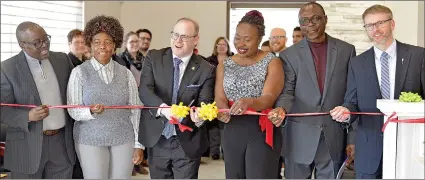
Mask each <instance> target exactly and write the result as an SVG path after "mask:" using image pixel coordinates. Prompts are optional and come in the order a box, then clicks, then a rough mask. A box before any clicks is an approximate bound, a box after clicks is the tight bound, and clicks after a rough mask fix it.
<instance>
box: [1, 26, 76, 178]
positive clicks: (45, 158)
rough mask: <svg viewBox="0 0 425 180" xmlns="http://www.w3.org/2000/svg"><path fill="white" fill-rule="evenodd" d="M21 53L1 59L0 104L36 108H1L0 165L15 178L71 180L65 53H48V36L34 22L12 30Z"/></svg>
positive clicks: (72, 158)
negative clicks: (1, 156)
mask: <svg viewBox="0 0 425 180" xmlns="http://www.w3.org/2000/svg"><path fill="white" fill-rule="evenodd" d="M16 38H17V41H18V43H19V46H20V47H21V49H22V51H21V52H20V53H19V54H18V55H16V56H13V57H12V58H10V59H7V60H5V61H3V62H1V102H2V103H10V104H24V105H25V104H33V105H36V106H37V107H34V108H26V107H7V106H2V107H1V112H2V113H1V119H0V120H1V123H4V124H5V125H7V126H8V128H7V129H6V151H5V165H4V167H5V168H6V169H8V170H10V171H11V172H12V173H11V175H12V178H14V179H42V178H43V179H71V178H72V171H73V165H74V164H75V150H74V141H73V136H72V129H73V121H72V120H71V118H70V117H69V115H68V113H67V111H66V110H65V109H60V108H54V109H49V108H48V107H47V105H53V106H54V105H64V104H66V86H67V84H68V79H69V75H70V73H71V70H72V68H73V65H72V63H71V61H70V60H69V58H68V56H67V55H66V54H64V53H58V52H51V51H49V48H50V35H48V34H46V31H45V30H44V29H43V28H42V27H41V26H40V25H38V24H35V23H33V22H28V21H27V22H23V23H21V24H19V25H18V27H17V28H16Z"/></svg>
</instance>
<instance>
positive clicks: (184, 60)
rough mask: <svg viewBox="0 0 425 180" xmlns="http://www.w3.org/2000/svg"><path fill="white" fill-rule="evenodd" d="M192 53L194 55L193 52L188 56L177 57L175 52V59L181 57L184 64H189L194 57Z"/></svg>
mask: <svg viewBox="0 0 425 180" xmlns="http://www.w3.org/2000/svg"><path fill="white" fill-rule="evenodd" d="M192 55H193V52H192V53H190V54H189V55H188V56H185V57H182V58H180V57H177V56H176V55H174V53H173V59H174V58H180V59H181V60H182V61H183V63H184V65H186V66H187V64H189V60H190V58H191V57H192Z"/></svg>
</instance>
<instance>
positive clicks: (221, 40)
mask: <svg viewBox="0 0 425 180" xmlns="http://www.w3.org/2000/svg"><path fill="white" fill-rule="evenodd" d="M229 56H233V53H232V51H230V46H229V41H228V40H227V39H226V38H225V37H218V38H217V39H216V40H215V43H214V49H213V54H212V55H211V56H210V57H208V58H207V60H208V62H210V63H211V64H213V65H214V66H217V65H218V63H219V62H223V61H224V60H225V59H226V58H227V57H229Z"/></svg>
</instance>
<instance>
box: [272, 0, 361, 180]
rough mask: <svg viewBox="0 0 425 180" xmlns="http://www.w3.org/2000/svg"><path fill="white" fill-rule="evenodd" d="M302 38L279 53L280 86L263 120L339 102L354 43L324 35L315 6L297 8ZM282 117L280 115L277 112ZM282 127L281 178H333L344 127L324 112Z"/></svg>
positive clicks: (320, 10) (321, 109)
mask: <svg viewBox="0 0 425 180" xmlns="http://www.w3.org/2000/svg"><path fill="white" fill-rule="evenodd" d="M299 23H300V26H301V31H302V32H303V34H304V37H305V38H304V39H303V40H301V41H300V42H299V43H297V44H295V45H293V46H291V47H289V48H287V49H286V50H285V51H283V52H282V53H280V54H279V57H280V58H281V59H282V60H283V63H284V71H285V87H284V90H283V92H282V94H281V96H280V97H279V99H278V101H277V102H276V109H274V110H273V111H271V112H270V114H269V118H270V119H271V120H272V121H274V122H275V123H276V124H279V123H281V122H282V121H283V120H284V115H285V114H286V113H305V112H329V111H330V110H331V109H332V108H334V107H335V106H336V105H339V104H341V103H342V102H343V100H344V93H345V87H346V80H347V67H348V62H349V60H350V59H351V58H352V57H354V56H355V55H356V52H355V47H354V46H353V45H351V44H349V43H347V42H344V41H341V40H339V39H336V38H333V37H331V36H329V35H328V34H326V33H325V28H326V23H327V16H326V15H325V12H324V10H323V7H322V6H321V5H320V4H317V3H314V2H311V3H307V4H305V5H304V6H303V7H302V8H301V9H300V12H299ZM282 115H283V116H282ZM285 123H286V127H285V131H286V132H284V133H285V140H284V149H285V154H284V156H285V178H289V179H304V178H311V176H312V171H313V169H315V178H319V179H320V178H325V179H333V178H335V177H336V174H337V173H338V169H339V167H340V165H341V164H342V163H343V161H344V158H345V157H344V156H345V146H346V136H347V134H346V131H345V130H344V128H343V127H342V126H341V125H340V124H339V123H336V122H335V121H333V120H332V118H331V117H330V116H305V117H288V118H287V119H286V122H285Z"/></svg>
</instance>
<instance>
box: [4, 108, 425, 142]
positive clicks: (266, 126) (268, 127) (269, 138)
mask: <svg viewBox="0 0 425 180" xmlns="http://www.w3.org/2000/svg"><path fill="white" fill-rule="evenodd" d="M230 103H232V104H233V102H229V105H230ZM0 106H9V107H28V108H35V107H37V106H36V105H22V104H7V103H0ZM230 106H231V105H230ZM47 107H48V108H91V107H92V106H80V105H58V106H47ZM104 108H105V109H159V108H171V106H164V107H149V106H104ZM192 108H195V107H192ZM229 111H230V110H229V109H219V112H229ZM269 112H270V109H267V110H263V111H262V112H261V113H259V112H256V111H255V110H253V109H248V110H247V111H245V112H244V114H245V115H257V116H260V127H261V130H262V131H264V130H265V131H266V142H267V144H269V145H270V146H271V147H272V148H273V124H272V123H271V122H270V121H269V120H268V118H267V116H268V113H269ZM329 114H330V112H316V113H291V114H286V116H288V117H301V116H323V115H329ZM346 114H357V115H369V116H385V114H384V113H376V112H349V113H346ZM390 122H392V123H425V118H416V119H405V120H398V117H397V113H395V112H394V113H392V114H391V115H390V116H389V117H388V118H387V120H386V121H385V123H384V125H383V126H382V132H384V131H385V128H386V127H387V125H388V123H390ZM170 123H176V119H174V120H170ZM176 124H178V125H179V129H180V131H181V132H184V131H187V130H188V131H193V129H192V128H190V127H188V126H185V125H182V124H180V123H179V121H178V120H177V123H176ZM270 132H271V133H270ZM270 134H271V135H270Z"/></svg>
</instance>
